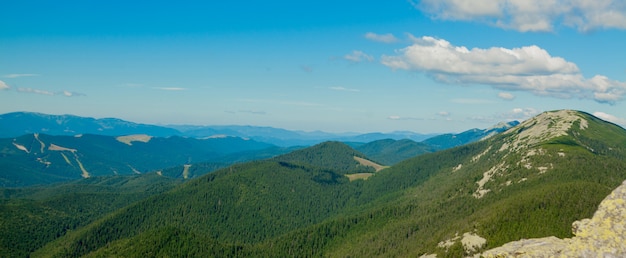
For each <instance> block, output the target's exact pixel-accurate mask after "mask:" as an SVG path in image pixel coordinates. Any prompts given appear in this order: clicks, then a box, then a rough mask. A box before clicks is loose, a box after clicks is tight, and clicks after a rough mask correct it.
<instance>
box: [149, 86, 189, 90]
mask: <svg viewBox="0 0 626 258" xmlns="http://www.w3.org/2000/svg"><path fill="white" fill-rule="evenodd" d="M153 89H155V90H164V91H184V90H187V88H181V87H153Z"/></svg>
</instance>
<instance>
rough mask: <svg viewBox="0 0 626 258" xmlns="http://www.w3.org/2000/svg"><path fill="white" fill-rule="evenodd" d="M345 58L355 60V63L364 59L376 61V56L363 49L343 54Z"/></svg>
mask: <svg viewBox="0 0 626 258" xmlns="http://www.w3.org/2000/svg"><path fill="white" fill-rule="evenodd" d="M343 59H346V60H348V61H351V62H355V63H359V62H363V61H368V62H371V61H374V58H373V57H372V56H370V55H368V54H365V53H363V51H360V50H354V51H352V53H350V54H347V55H345V56H343Z"/></svg>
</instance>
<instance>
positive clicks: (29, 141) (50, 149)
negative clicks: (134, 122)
mask: <svg viewBox="0 0 626 258" xmlns="http://www.w3.org/2000/svg"><path fill="white" fill-rule="evenodd" d="M270 147H273V146H272V145H269V144H266V143H259V142H255V141H252V140H245V139H241V138H236V137H223V138H209V139H194V138H183V137H177V136H174V137H167V138H161V137H151V136H148V135H129V136H118V137H113V136H103V135H91V134H86V135H78V136H52V135H46V134H29V135H23V136H20V137H17V138H4V139H0V167H1V168H2V170H3V172H4V173H2V174H1V175H0V186H25V185H34V184H46V183H52V182H61V181H69V180H74V179H79V178H87V177H92V176H105V175H118V174H119V175H129V174H139V173H146V172H150V171H155V170H159V169H163V168H167V167H172V166H175V165H181V164H191V163H192V162H202V161H204V162H209V161H210V162H214V163H219V164H221V165H216V166H217V167H224V166H226V165H228V164H230V163H232V162H233V160H229V159H227V155H232V154H234V153H238V152H246V151H262V150H264V149H267V148H270ZM237 159H238V157H237ZM196 175H197V174H194V175H191V176H189V177H192V176H196ZM181 176H182V175H181Z"/></svg>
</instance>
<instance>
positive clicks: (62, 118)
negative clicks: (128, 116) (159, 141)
mask: <svg viewBox="0 0 626 258" xmlns="http://www.w3.org/2000/svg"><path fill="white" fill-rule="evenodd" d="M33 133H45V134H49V135H77V134H100V135H111V136H118V135H129V134H148V135H152V136H158V137H166V136H173V135H181V133H180V132H179V131H177V130H175V129H172V128H167V127H162V126H155V125H146V124H137V123H133V122H128V121H124V120H121V119H116V118H102V119H95V118H91V117H80V116H73V115H48V114H41V113H32V112H13V113H7V114H3V115H0V138H8V137H18V136H21V135H24V134H33Z"/></svg>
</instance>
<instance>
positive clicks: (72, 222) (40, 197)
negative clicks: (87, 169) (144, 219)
mask: <svg viewBox="0 0 626 258" xmlns="http://www.w3.org/2000/svg"><path fill="white" fill-rule="evenodd" d="M180 182H181V181H180V180H175V179H171V178H167V177H162V176H158V175H156V174H146V175H131V176H111V177H97V178H87V179H81V180H77V181H73V182H69V183H63V184H57V185H50V186H38V187H26V188H4V189H2V188H0V191H2V195H1V196H0V221H2V222H3V223H0V232H2V233H1V234H0V235H1V237H0V257H26V256H28V255H29V253H31V252H33V251H35V250H37V249H38V248H41V247H42V246H43V245H45V244H46V243H48V242H50V241H53V240H54V239H56V238H58V237H61V236H63V235H65V234H66V233H67V232H69V231H72V230H76V229H78V228H80V227H83V226H85V225H88V224H89V223H91V222H93V221H95V220H96V219H98V218H100V217H102V216H104V215H105V214H107V213H110V212H113V211H115V210H117V209H119V208H122V207H125V206H127V205H129V204H132V203H134V202H136V201H139V200H142V199H145V198H147V197H148V196H152V195H155V194H159V193H162V192H165V191H167V190H169V189H172V188H173V187H174V186H175V185H177V184H179V183H180Z"/></svg>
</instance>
